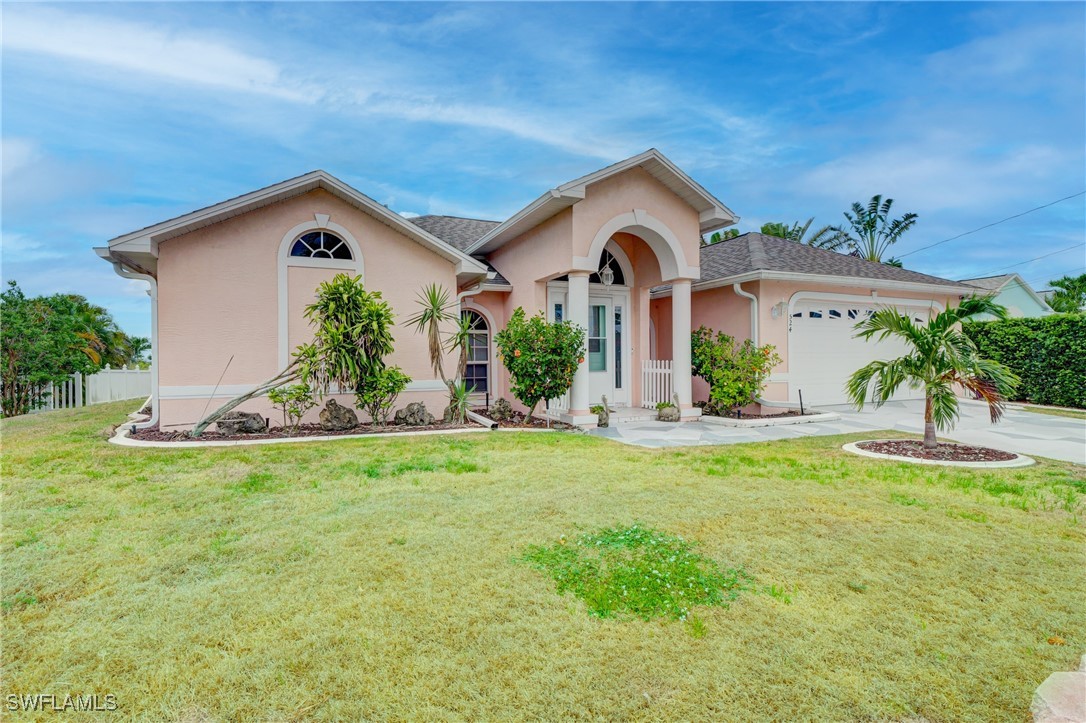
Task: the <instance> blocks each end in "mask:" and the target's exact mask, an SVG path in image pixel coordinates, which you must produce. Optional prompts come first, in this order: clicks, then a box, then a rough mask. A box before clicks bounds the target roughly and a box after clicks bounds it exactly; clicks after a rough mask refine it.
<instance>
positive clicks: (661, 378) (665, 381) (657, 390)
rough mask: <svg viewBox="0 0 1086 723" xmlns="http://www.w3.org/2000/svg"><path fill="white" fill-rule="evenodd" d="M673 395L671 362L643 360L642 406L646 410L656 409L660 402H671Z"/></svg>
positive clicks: (667, 360)
mask: <svg viewBox="0 0 1086 723" xmlns="http://www.w3.org/2000/svg"><path fill="white" fill-rule="evenodd" d="M671 395H672V385H671V360H670V359H645V360H643V361H642V362H641V406H642V407H645V408H646V409H656V405H657V404H659V403H660V402H670V401H671Z"/></svg>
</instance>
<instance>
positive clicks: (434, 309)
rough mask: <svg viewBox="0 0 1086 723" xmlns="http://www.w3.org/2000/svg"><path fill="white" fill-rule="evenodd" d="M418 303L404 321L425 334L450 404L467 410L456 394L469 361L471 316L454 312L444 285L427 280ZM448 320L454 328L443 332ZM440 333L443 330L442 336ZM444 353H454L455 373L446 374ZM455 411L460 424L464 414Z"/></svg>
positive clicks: (465, 400)
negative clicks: (413, 311)
mask: <svg viewBox="0 0 1086 723" xmlns="http://www.w3.org/2000/svg"><path fill="white" fill-rule="evenodd" d="M417 303H418V306H419V310H418V311H417V312H416V313H415V314H414V315H413V316H411V317H410V318H409V319H408V320H407V323H408V325H409V326H412V327H414V329H415V331H416V332H418V333H420V334H425V335H426V339H427V343H428V347H429V352H430V366H432V367H433V369H434V374H436V375H437V376H438V378H440V379H441V381H442V382H443V383H444V384H445V386H446V387H447V388H448V390H449V406H450V407H452V408H453V409H454V410H457V409H460V408H461V407H462V408H463V409H464V410H465V413H466V409H467V398H466V397H460V396H459V395H460V390H459V388H458V380H460V379H461V378H462V377H463V376H464V370H465V369H466V368H467V365H468V349H469V347H470V344H471V334H472V331H473V329H472V328H471V320H470V319H468V318H466V317H464V316H462V315H461V316H458V315H457V314H456V313H455V306H456V305H455V303H454V302H453V300H452V296H451V295H450V294H449V292H448V290H447V289H445V287H443V286H441V285H439V284H430V285H429V286H427V287H425V288H424V289H423V290H422V291H420V292H419V295H418V302H417ZM450 324H455V328H454V329H453V331H452V332H449V333H445V332H443V331H442V327H443V326H448V325H450ZM443 334H445V338H444V339H443V338H442V335H443ZM445 353H452V354H456V355H457V363H456V374H454V375H453V377H452V378H449V377H446V376H445V362H444V355H445ZM469 391H470V390H469ZM454 413H455V414H456V415H457V418H458V419H459V423H461V424H462V423H463V419H464V414H462V413H460V412H454Z"/></svg>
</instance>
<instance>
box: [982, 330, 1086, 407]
mask: <svg viewBox="0 0 1086 723" xmlns="http://www.w3.org/2000/svg"><path fill="white" fill-rule="evenodd" d="M962 330H963V331H964V332H965V334H966V335H967V336H968V337H969V338H970V339H971V340H972V341H973V343H974V344H976V347H977V350H978V351H979V352H980V354H981V355H983V356H985V357H987V358H989V359H993V360H995V361H997V362H1000V363H1002V364H1004V365H1006V366H1007V367H1008V368H1009V369H1010V370H1011V371H1012V372H1014V373H1015V375H1016V376H1018V377H1019V378H1020V379H1021V382H1020V383H1019V385H1018V389H1017V393H1016V394H1015V396H1014V397H1013V399H1019V400H1023V401H1029V402H1033V403H1035V404H1054V405H1057V406H1061V407H1078V408H1079V409H1086V384H1083V381H1082V380H1083V379H1086V314H1053V315H1051V316H1043V317H1040V318H1036V319H1002V320H999V321H979V322H969V323H966V324H964V325H963V326H962Z"/></svg>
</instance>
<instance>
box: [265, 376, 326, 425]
mask: <svg viewBox="0 0 1086 723" xmlns="http://www.w3.org/2000/svg"><path fill="white" fill-rule="evenodd" d="M268 399H269V400H271V403H272V404H273V405H275V407H276V408H277V409H280V410H282V412H283V427H284V428H286V429H287V430H288V431H289V433H290V434H295V433H296V432H297V431H298V426H299V425H300V424H301V423H302V417H304V416H305V413H306V412H308V411H309V410H310V409H312V408H313V407H315V406H317V402H316V401H315V400H314V399H313V390H312V389H310V388H309V385H308V384H288V385H285V386H282V387H277V388H275V389H272V390H271V391H270V392H268Z"/></svg>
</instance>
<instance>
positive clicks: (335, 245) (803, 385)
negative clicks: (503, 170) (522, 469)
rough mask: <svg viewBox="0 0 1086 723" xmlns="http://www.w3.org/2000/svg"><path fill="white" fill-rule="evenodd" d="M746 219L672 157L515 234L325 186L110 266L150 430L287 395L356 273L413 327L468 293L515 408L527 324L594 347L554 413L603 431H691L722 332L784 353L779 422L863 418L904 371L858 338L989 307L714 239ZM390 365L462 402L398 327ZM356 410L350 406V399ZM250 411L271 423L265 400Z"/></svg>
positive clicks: (477, 355) (499, 382) (485, 368)
mask: <svg viewBox="0 0 1086 723" xmlns="http://www.w3.org/2000/svg"><path fill="white" fill-rule="evenodd" d="M737 219H738V217H737V216H736V215H735V214H734V213H733V212H732V211H731V210H730V209H729V208H728V207H727V206H725V205H724V204H723V203H722V202H721V201H720V200H719V199H717V198H716V197H715V196H713V195H712V194H711V193H709V191H707V190H706V189H705V188H703V187H702V186H701V185H699V184H698V183H697V182H696V181H694V180H693V179H692V178H690V177H689V176H688V175H687V174H686V173H684V172H683V171H682V170H680V169H679V168H678V167H676V166H675V165H674V164H673V163H672V162H671V161H669V160H668V159H667V158H666V157H664V156H663V154H661V153H660V152H659V151H656V150H649V151H646V152H645V153H642V154H640V155H637V156H634V157H633V158H629V159H627V160H625V161H622V162H620V163H616V164H614V165H612V166H608V167H607V168H603V169H601V170H599V171H596V172H594V173H590V174H588V175H586V176H582V177H581V178H577V179H575V180H573V181H570V182H568V183H565V184H562V185H560V186H557V187H556V188H553V189H550V190H548V191H546V192H545V193H543V194H542V195H541V196H540V197H539V198H537V199H535V200H534V201H532V202H531V203H529V204H528V205H526V206H525V207H524V208H523V209H521V210H520V211H518V212H517V213H516V214H514V215H513V216H511V217H510V218H508V219H506V220H504V221H487V220H479V219H467V218H458V217H452V216H422V217H417V218H410V219H409V218H404V217H403V216H400V215H399V214H396V213H394V212H392V211H390V210H389V209H387V208H385V207H384V206H382V205H381V204H379V203H377V202H375V201H374V200H372V199H371V198H369V197H367V196H366V195H364V194H363V193H361V192H359V191H357V190H355V189H353V188H351V187H350V186H348V185H346V184H345V183H343V182H342V181H339V180H337V179H336V178H334V177H332V176H331V175H329V174H327V173H325V172H323V171H314V172H312V173H307V174H306V175H304V176H299V177H297V178H294V179H291V180H288V181H284V182H282V183H278V184H276V185H273V186H269V187H267V188H263V189H260V190H258V191H254V192H252V193H248V194H245V195H243V196H239V197H237V198H233V199H230V200H227V201H223V202H222V203H218V204H216V205H214V206H210V207H208V208H204V209H201V210H198V211H194V212H192V213H189V214H186V215H184V216H180V217H178V218H175V219H171V220H168V221H163V222H162V223H158V224H155V225H153V226H150V227H148V228H144V229H140V230H138V231H133V232H132V233H128V234H125V235H123V236H119V237H117V238H114V239H112V240H111V241H109V243H108V245H107V246H105V247H101V248H97V249H95V251H96V252H97V254H98V255H99V256H101V257H102V258H103V259H106V260H107V261H109V262H110V263H112V264H113V265H114V268H115V269H116V271H117V273H118V274H120V275H122V276H125V277H128V278H137V279H144V280H147V281H149V282H150V284H151V290H150V294H151V299H152V346H153V352H152V353H153V358H154V365H153V373H154V376H155V380H154V395H153V396H154V412H155V417H154V419H152V420H151V422H150V423H151V424H153V423H158V424H160V425H161V427H162V428H163V429H185V428H188V427H190V426H191V425H192V424H193V423H195V422H196V421H197V420H198V418H199V417H200V415H201V413H202V411H203V410H204V409H205V408H208V407H210V408H214V407H215V406H216V404H217V403H221V401H224V400H225V399H227V398H229V397H232V396H234V395H236V394H238V393H240V392H242V391H246V390H248V389H250V388H252V387H253V386H254V385H256V384H257V383H259V382H261V381H263V380H264V379H267V378H270V377H272V376H274V375H275V373H276V372H277V371H278V370H279V369H280V368H282V367H283V366H284V365H285V364H286V362H287V360H288V359H289V356H290V353H291V350H292V349H293V348H294V347H295V346H296V345H297V344H298V343H300V342H301V341H303V340H305V339H306V337H307V335H308V334H309V331H308V328H307V325H306V323H305V321H304V319H303V317H302V310H303V308H304V306H305V305H306V304H307V303H309V302H310V300H311V299H312V298H313V295H314V290H315V288H316V286H317V285H318V283H319V282H320V281H322V280H326V279H329V278H331V277H332V276H334V275H335V274H337V273H341V272H344V271H346V272H348V273H352V274H358V275H360V276H362V277H363V279H364V281H365V284H366V286H367V288H370V289H374V290H379V291H381V292H382V293H383V295H384V296H385V298H386V299H387V300H388V301H389V303H390V304H391V305H392V307H393V308H394V310H395V311H396V313H397V315H398V317H399V319H401V320H402V319H404V318H406V317H407V316H409V315H410V314H412V313H413V312H414V310H415V299H416V294H417V293H418V291H419V290H420V289H422V288H423V287H424V286H426V285H427V284H431V283H437V284H441V285H442V286H444V287H446V288H447V289H450V290H453V289H455V291H456V293H457V299H458V302H459V304H460V309H461V311H462V313H463V314H466V315H469V316H470V317H471V319H472V321H473V323H474V324H475V328H476V330H477V332H478V333H477V335H476V337H475V339H474V343H473V347H472V354H471V363H470V364H469V368H468V373H467V377H468V381H469V383H471V384H472V385H473V386H474V388H475V390H476V393H477V394H479V395H480V396H482V395H489V397H490V398H491V399H495V398H497V397H501V396H505V397H510V394H509V384H508V379H507V377H506V374H505V373H504V370H503V368H502V366H501V363H500V361H499V360H497V359H496V355H495V350H494V346H493V334H494V333H495V332H496V331H498V330H500V329H501V328H502V327H503V326H504V325H505V323H506V322H507V320H508V319H509V317H510V315H511V314H512V313H513V311H514V310H515V309H516V308H517V307H520V306H522V307H524V308H525V309H526V310H527V311H528V312H529V313H535V312H538V311H544V312H545V313H546V315H547V316H548V317H549V318H551V319H565V320H569V321H572V322H575V323H577V324H579V325H581V326H582V327H584V328H585V329H587V331H588V342H587V343H588V350H587V353H586V354H585V361H584V363H583V364H581V366H580V368H579V369H578V370H577V374H576V379H575V381H574V384H573V387H572V389H571V390H570V392H569V394H567V395H566V396H565V397H564V398H563V399H557V400H552V402H551V403H550V413H551V414H552V415H554V416H556V417H558V418H562V419H565V420H567V421H573V422H576V423H590V422H591V421H593V420H594V418H595V417H594V415H591V414H590V413H589V411H588V409H589V407H590V406H591V405H592V404H596V403H598V402H599V399H600V397H601V396H603V395H606V396H607V398H608V400H610V402H611V403H612V404H613V405H616V406H619V407H633V408H636V407H654V406H655V404H656V402H657V401H661V400H663V399H670V397H671V395H672V394H676V395H678V398H679V402H680V406H681V408H682V414H683V416H684V418H693V417H696V416H698V414H699V410H698V409H697V408H696V407H694V406H693V402H694V401H695V400H697V399H699V398H704V397H705V389H704V385H703V384H702V383H701V382H700V380H695V379H692V377H691V374H690V343H689V339H690V332H691V330H692V329H693V328H697V327H698V326H700V325H703V324H704V325H706V326H709V327H712V328H714V329H719V330H722V331H725V332H727V333H728V334H731V335H733V336H735V337H737V338H739V339H743V338H747V337H751V338H754V339H756V340H757V341H758V342H759V343H772V344H774V345H775V346H776V347H777V350H778V353H779V354H780V355H781V357H782V358H783V360H784V361H783V363H782V364H781V365H780V367H779V368H778V369H776V370H775V371H774V373H773V376H772V379H771V383H770V384H769V386H768V388H767V390H766V392H765V395H764V397H765V399H764V400H763V402H762V403H763V406H767V407H772V406H773V404H774V403H778V404H780V405H787V404H789V403H790V402H794V401H796V400H797V399H798V397H799V394H800V392H801V391H802V394H803V397H804V400H805V402H806V403H807V404H809V405H827V404H835V403H841V402H843V401H844V393H843V389H842V385H843V382H844V379H845V377H846V376H847V375H848V374H849V373H850V372H851V371H853V370H854V369H856V368H858V367H859V366H860V365H862V364H864V363H866V362H867V361H869V360H870V359H872V358H875V357H879V356H889V355H892V354H894V353H895V352H896V350H895V349H894V348H893V347H892V346H891V345H885V346H881V345H873V344H868V343H865V342H861V341H858V340H854V339H853V338H852V326H853V325H854V324H855V322H856V321H857V320H858V319H860V318H862V317H863V315H865V314H867V313H868V312H869V311H870V310H872V309H874V308H876V307H877V306H879V305H881V304H893V305H895V306H897V307H899V308H902V309H907V310H908V313H910V314H914V315H916V317H917V318H921V319H924V318H927V316H928V315H929V314H930V313H931V312H932V311H933V310H935V311H938V310H941V309H943V308H944V307H946V306H947V305H948V304H954V303H956V302H957V300H958V299H959V298H961V297H962V296H963V295H968V294H969V293H970V292H971V290H970V288H969V287H966V286H963V285H961V284H959V283H957V282H954V281H949V280H946V279H941V278H936V277H933V276H927V275H924V274H919V273H916V272H913V271H907V270H904V269H898V268H894V267H890V266H885V265H882V264H876V263H871V262H867V261H861V260H859V259H856V258H853V257H849V256H844V255H841V254H837V253H833V252H829V251H823V250H819V249H815V248H811V247H808V246H803V245H801V244H797V243H794V242H791V241H785V240H782V239H778V238H773V237H768V236H764V235H762V234H757V233H748V234H744V235H742V236H739V237H737V238H734V239H730V240H727V241H724V242H721V243H718V244H715V245H712V246H702V245H701V240H702V237H703V235H705V234H708V233H711V232H713V231H716V230H718V229H722V228H725V227H728V226H731V225H733V224H735V223H736V221H737ZM390 363H393V364H397V365H399V366H401V367H402V368H403V369H404V370H405V371H406V372H407V373H408V374H410V375H411V377H412V379H413V381H412V383H411V385H410V386H409V387H408V390H407V392H406V393H405V394H404V395H403V396H402V397H401V403H406V402H409V401H425V402H426V403H427V405H428V406H429V407H430V408H431V409H432V410H434V411H440V409H442V408H443V407H444V404H445V391H444V387H443V385H442V384H441V382H440V380H437V379H435V378H434V375H433V373H432V371H431V370H430V367H429V364H428V357H427V351H426V340H425V339H424V338H423V337H421V336H419V335H416V334H415V333H414V332H413V331H412V330H410V329H408V328H406V327H404V326H402V325H401V326H399V327H398V328H397V333H396V351H395V353H394V354H393V355H392V358H391V360H390ZM338 401H340V403H343V404H350V403H351V399H350V398H349V397H340V398H339V399H338ZM243 408H244V409H249V410H251V411H261V412H264V413H265V414H267V415H268V416H271V414H272V409H271V405H270V404H269V403H267V401H266V400H262V401H261V402H253V403H251V404H250V405H249V406H248V407H243Z"/></svg>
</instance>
